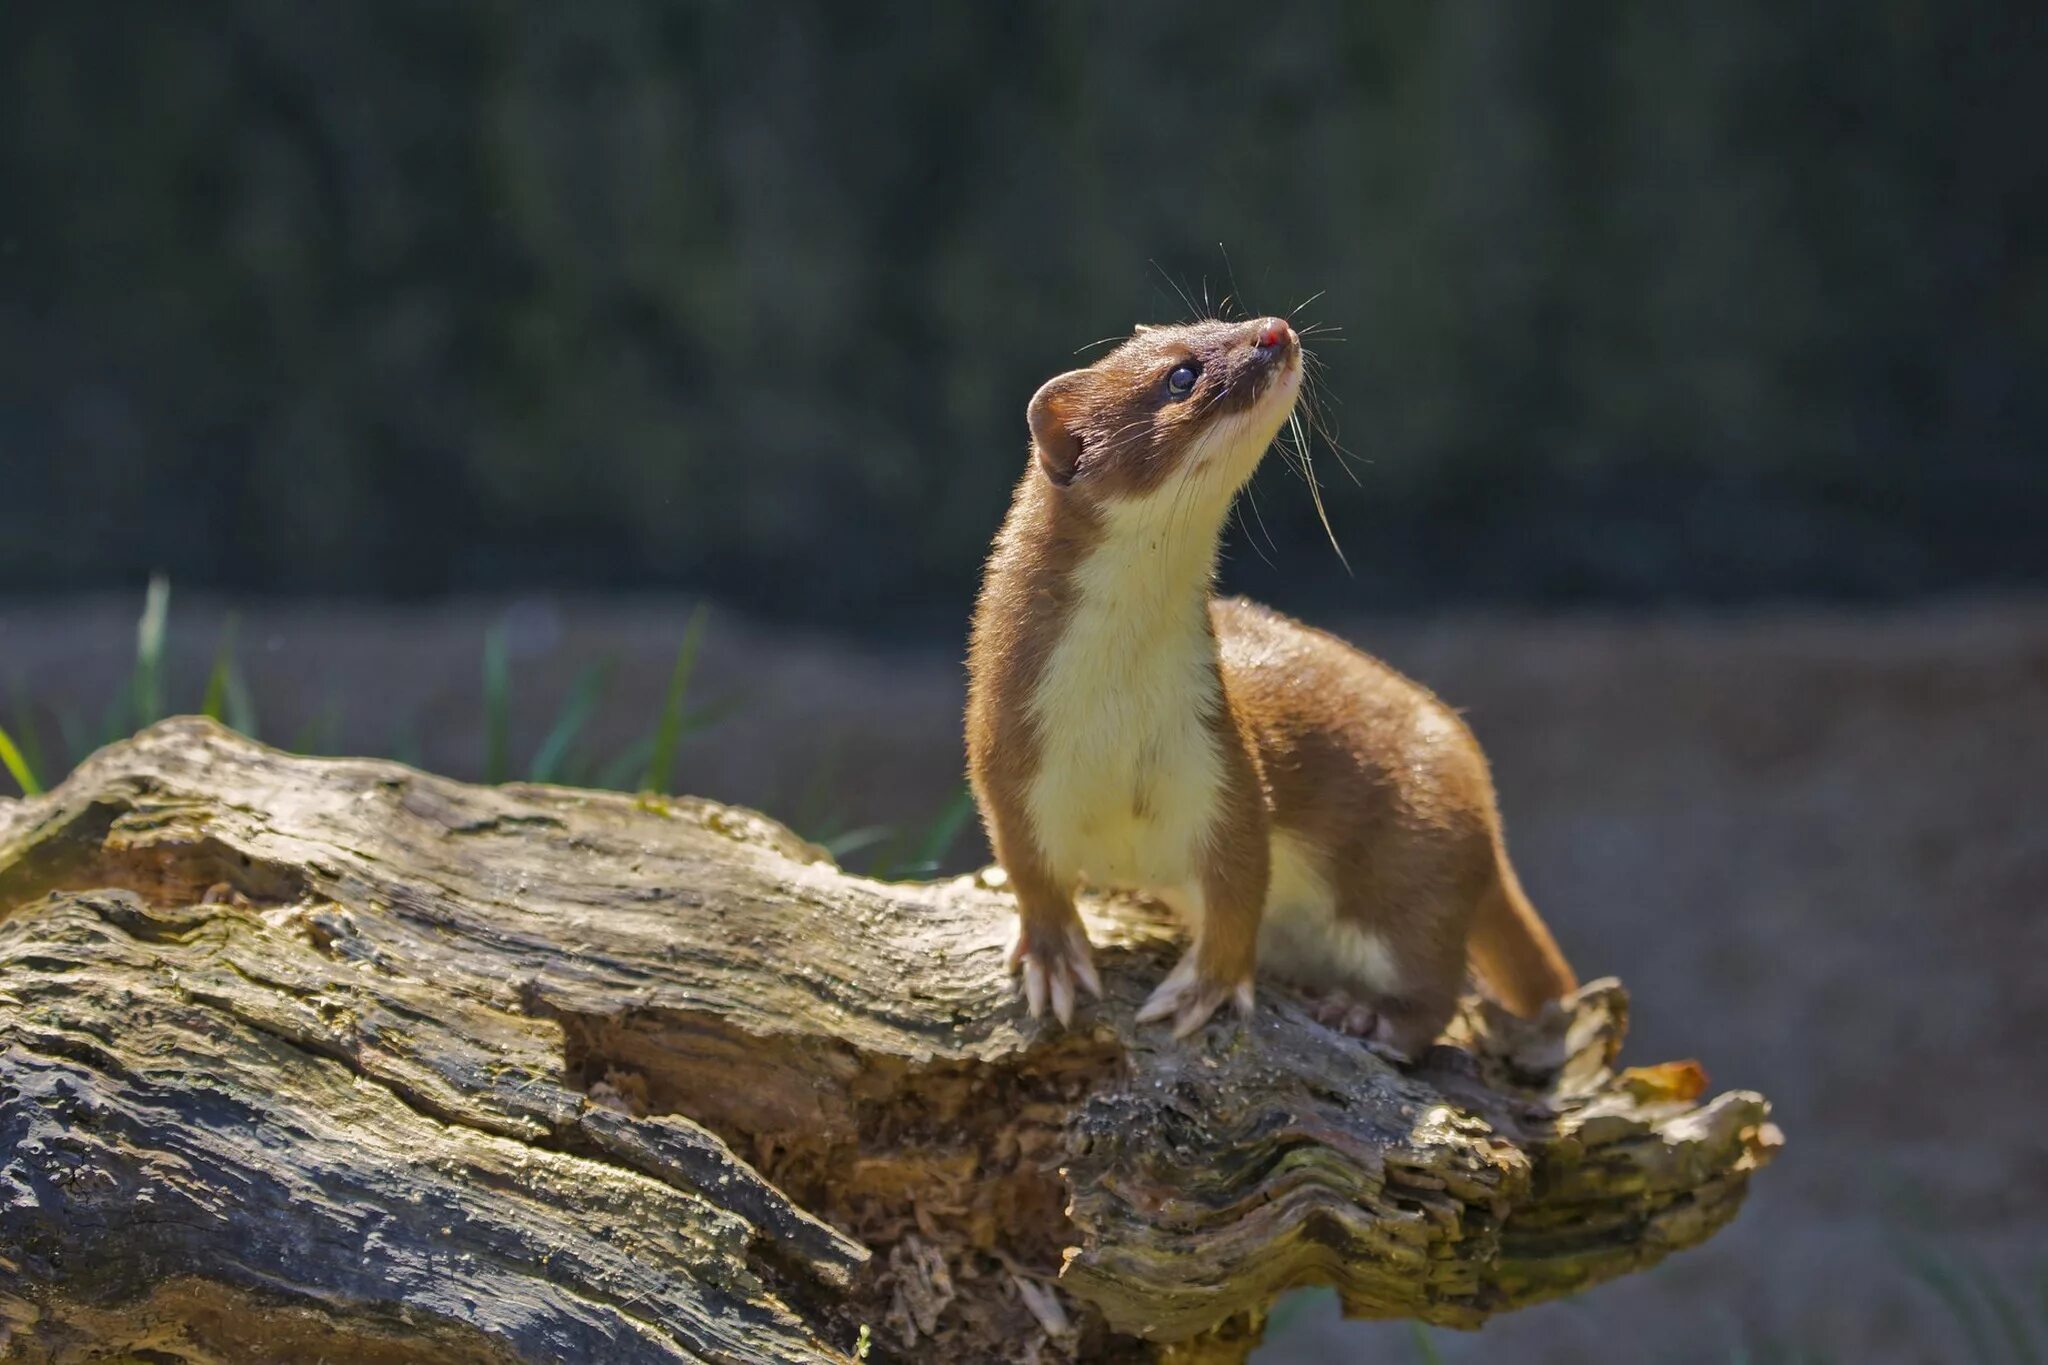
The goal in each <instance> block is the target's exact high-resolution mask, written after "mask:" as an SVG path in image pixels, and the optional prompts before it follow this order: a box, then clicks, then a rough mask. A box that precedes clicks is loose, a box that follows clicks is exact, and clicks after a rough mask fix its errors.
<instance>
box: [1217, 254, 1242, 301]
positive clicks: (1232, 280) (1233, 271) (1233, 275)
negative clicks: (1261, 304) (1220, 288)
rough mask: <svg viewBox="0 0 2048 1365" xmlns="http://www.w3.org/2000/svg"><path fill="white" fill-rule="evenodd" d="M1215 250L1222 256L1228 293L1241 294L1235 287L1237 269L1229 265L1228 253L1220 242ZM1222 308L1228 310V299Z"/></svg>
mask: <svg viewBox="0 0 2048 1365" xmlns="http://www.w3.org/2000/svg"><path fill="white" fill-rule="evenodd" d="M1216 250H1217V251H1218V252H1220V253H1221V254H1222V256H1223V268H1224V270H1226V271H1228V272H1229V274H1230V292H1231V293H1232V294H1242V293H1243V292H1244V291H1243V290H1242V289H1239V288H1238V287H1237V267H1235V266H1233V265H1232V264H1231V263H1230V252H1229V251H1228V250H1226V249H1225V247H1224V245H1223V243H1221V242H1218V243H1216ZM1223 306H1224V307H1225V308H1228V307H1229V306H1230V301H1229V299H1228V298H1226V299H1225V300H1224V304H1223Z"/></svg>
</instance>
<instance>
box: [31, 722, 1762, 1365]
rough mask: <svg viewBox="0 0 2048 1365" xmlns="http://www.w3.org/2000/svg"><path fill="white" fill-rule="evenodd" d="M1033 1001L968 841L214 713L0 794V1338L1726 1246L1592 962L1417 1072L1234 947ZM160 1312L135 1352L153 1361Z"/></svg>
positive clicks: (1541, 1293)
mask: <svg viewBox="0 0 2048 1365" xmlns="http://www.w3.org/2000/svg"><path fill="white" fill-rule="evenodd" d="M1087 915H1088V920H1089V925H1090V928H1091V931H1092V932H1093V933H1094V935H1095V937H1096V940H1097V942H1098V943H1099V944H1101V945H1102V952H1101V960H1102V966H1103V976H1104V981H1105V985H1106V988H1107V989H1106V995H1107V998H1106V999H1105V1000H1104V1001H1103V1003H1102V1004H1101V1005H1100V1006H1099V1007H1096V1008H1093V1009H1091V1010H1089V1011H1087V1012H1086V1013H1085V1014H1084V1016H1083V1017H1082V1018H1081V1019H1079V1020H1077V1026H1076V1028H1074V1029H1073V1030H1072V1031H1070V1032H1064V1033H1063V1032H1058V1031H1055V1030H1052V1029H1050V1028H1042V1027H1040V1026H1038V1025H1036V1024H1034V1023H1033V1022H1032V1021H1030V1020H1028V1019H1027V1018H1026V1017H1024V1015H1023V1012H1022V1011H1021V1009H1020V1008H1019V1006H1018V1004H1017V1002H1016V1001H1015V999H1014V997H1013V995H1012V989H1011V985H1010V983H1009V981H1008V980H1006V979H1005V977H1004V975H1003V972H1002V969H1001V962H1002V954H1003V949H1004V945H1005V940H1006V937H1007V935H1008V932H1009V921H1010V909H1009V904H1008V902H1007V900H1006V898H1005V896H1004V895H1003V893H1002V891H1001V890H1000V874H999V873H997V872H989V873H984V874H982V875H980V876H978V877H971V878H960V879H956V880H952V881H947V882H941V883H934V884H923V885H891V884H882V883H877V882H872V881H867V880H863V879H861V878H857V877H853V876H849V875H847V874H845V873H843V872H841V871H840V870H838V869H837V868H836V867H835V866H834V865H833V864H832V862H831V860H830V859H829V858H828V857H827V856H826V855H825V854H824V852H823V851H822V850H820V849H818V848H816V847H814V846H812V845H810V844H807V843H805V842H804V841H802V840H801V839H799V838H797V837H796V836H794V835H793V834H791V833H790V832H789V831H788V830H786V829H784V828H782V827H781V826H779V825H776V824H775V823H773V822H771V821H769V820H767V819H765V818H764V817H762V816H759V815H756V814H753V813H752V812H749V811H744V810H738V809H734V808H730V807H726V806H721V805H717V804H714V803H712V802H708V801H698V800H688V799H676V800H669V799H659V798H653V797H640V798H635V797H630V796H621V795H616V794H611V793H604V792H591V791H576V790H568V789H563V788H553V787H536V786H516V785H515V786H505V787H497V788H491V787H478V786H469V785H464V784H462V783H458V782H453V781H448V780H445V779H442V778H437V777H431V776H428V775H425V774H422V773H418V772H415V771H412V770H410V769H407V768H404V767H402V766H399V765H397V764H394V763H386V762H372V761H361V760H340V759H310V758H299V757H293V756H289V755H286V754H283V753H279V752H277V751H274V750H270V749H266V748H263V747H261V746H259V745H257V744H255V743H253V742H250V741H248V740H245V739H242V738H240V737H239V736H237V735H234V734H233V733H231V732H229V731H227V730H224V729H222V728H220V727H218V726H215V725H212V724H210V723H208V722H205V721H200V720H193V719H183V720H174V721H169V722H166V723H164V724H161V725H158V726H156V727H154V728H152V729H150V730H147V731H145V732H143V733H142V734H140V735H138V736H136V737H135V738H134V739H132V740H129V741H126V742H124V743H121V744H118V745H115V746H113V747H111V748H109V749H106V750H104V751H102V752H101V753H99V754H97V755H95V756H94V757H93V758H91V759H90V760H88V761H87V762H86V763H85V764H84V765H82V766H81V767H80V768H79V769H78V771H77V772H76V773H74V774H73V775H72V776H71V778H70V779H69V780H68V781H66V782H65V783H64V784H63V786H62V787H60V788H59V789H58V790H56V791H54V792H52V793H50V794H48V795H47V796H43V797H39V798H36V799H32V800H25V801H12V802H0V1359H5V1360H20V1361H57V1360H69V1359H77V1358H83V1357H87V1356H92V1357H97V1356H99V1355H102V1354H105V1353H109V1352H115V1353H119V1352H127V1353H130V1354H136V1353H141V1354H142V1358H144V1359H148V1360H152V1361H160V1362H161V1361H180V1360H182V1361H194V1362H198V1361H257V1360H302V1359H313V1358H325V1359H328V1360H367V1361H392V1362H397V1361H408V1362H411V1361H493V1362H495V1361H553V1360H572V1361H580V1360H588V1361H600V1360H601V1361H607V1362H638V1361H678V1360H712V1361H738V1362H755V1361H846V1360H849V1359H854V1358H857V1357H859V1356H860V1355H861V1353H862V1352H864V1351H865V1352H867V1353H868V1354H867V1358H870V1359H875V1360H887V1359H920V1360H947V1361H974V1360H1001V1361H1029V1360H1036V1361H1043V1362H1052V1361H1066V1360H1133V1361H1136V1360H1177V1361H1238V1360H1242V1359H1244V1357H1245V1355H1246V1354H1247V1353H1248V1352H1249V1351H1250V1349H1251V1347H1252V1346H1253V1345H1254V1344H1255V1343H1256V1342H1257V1340H1258V1337H1259V1333H1260V1331H1261V1329H1262V1326H1263V1323H1264V1320H1265V1315H1266V1311H1267V1309H1268V1307H1269V1306H1270V1305H1271V1303H1272V1302H1273V1300H1274V1299H1275V1297H1276V1296H1278V1295H1280V1294H1281V1293H1283V1292H1285V1291H1286V1290H1288V1289H1290V1288H1293V1287H1296V1286H1301V1285H1310V1284H1328V1285H1333V1286H1335V1288H1336V1291H1337V1293H1338V1295H1339V1296H1340V1298H1341V1300H1342V1303H1343V1306H1344V1308H1345V1310H1346V1311H1347V1312H1349V1313H1352V1314H1356V1315H1361V1316H1370V1317H1394V1316H1403V1317H1413V1318H1418V1319H1421V1320H1423V1321H1425V1322H1429V1323H1437V1324H1444V1325H1448V1326H1454V1327H1473V1326H1477V1325H1478V1324H1480V1323H1482V1322H1483V1321H1485V1320H1486V1319H1487V1318H1488V1317H1490V1316H1491V1315H1493V1314H1496V1313H1501V1312H1506V1311H1508V1310H1511V1309H1513V1308H1517V1307H1520V1306H1522V1305H1524V1304H1529V1303H1534V1302H1537V1301H1540V1300H1543V1299H1548V1298H1552V1297H1555V1296H1558V1295H1562V1294H1568V1293H1571V1292H1573V1291H1574V1290H1577V1289H1581V1288H1583V1287H1585V1286H1588V1285H1591V1284H1594V1283H1597V1282H1599V1281H1601V1280H1605V1279H1609V1278H1612V1277H1614V1276H1617V1275H1621V1274H1624V1273H1626V1272H1629V1271H1632V1270H1636V1269H1641V1268H1643V1267H1645V1266H1648V1265H1651V1264H1653V1263H1655V1262H1656V1261H1658V1260H1660V1259H1661V1258H1663V1257H1664V1256H1666V1255H1668V1254H1669V1253H1671V1252H1672V1251H1675V1250H1678V1249H1681V1248H1684V1247H1687V1246H1691V1245H1693V1244H1695V1243H1697V1242H1699V1241H1701V1240H1703V1239H1704V1238H1706V1237H1707V1236H1709V1235H1711V1234H1712V1233H1713V1232H1714V1231H1715V1230H1716V1229H1717V1228H1719V1227H1720V1226H1721V1225H1722V1224H1724V1223H1726V1222H1727V1221H1728V1219H1730V1218H1731V1217H1733V1216H1734V1214H1735V1212H1736V1210H1737V1208H1738V1207H1739V1206H1740V1204H1741V1201H1742V1198H1743V1194H1744V1191H1745V1189H1746V1186H1747V1184H1748V1180H1749V1176H1750V1173H1751V1172H1752V1171H1754V1170H1756V1169H1758V1168H1759V1167H1760V1166H1762V1165H1763V1164H1764V1163H1765V1162H1766V1161H1767V1160H1768V1159H1769V1158H1770V1156H1771V1155H1772V1152H1773V1151H1774V1149H1775V1147H1776V1146H1777V1143H1778V1141H1779V1139H1778V1135H1777V1132H1776V1129H1775V1128H1774V1127H1773V1126H1772V1125H1771V1123H1770V1121H1769V1109H1768V1106H1767V1105H1766V1103H1765V1101H1764V1100H1763V1099H1762V1098H1761V1097H1759V1096H1757V1095H1754V1094H1749V1093H1745V1092H1739V1091H1738V1092H1731V1093H1727V1094H1723V1095H1720V1096H1718V1097H1716V1098H1713V1099H1705V1098H1703V1095H1702V1092H1701V1087H1702V1085H1703V1078H1702V1077H1700V1076H1699V1074H1698V1072H1697V1069H1695V1068H1690V1067H1688V1066H1686V1065H1684V1064H1678V1065H1673V1066H1666V1067H1653V1068H1647V1069H1638V1070H1633V1071H1629V1070H1618V1069H1617V1067H1616V1064H1615V1058H1616V1052H1617V1050H1618V1049H1619V1047H1620V1044H1621V1040H1622V1034H1623V1031H1624V1029H1625V1026H1626V1020H1627V1003H1626V998H1625V996H1624V995H1623V992H1622V990H1621V988H1620V986H1619V985H1617V984H1615V983H1613V982H1611V981H1610V982H1596V983H1594V984H1592V985H1589V986H1587V987H1586V988H1585V989H1583V990H1581V991H1580V992H1579V993H1578V994H1577V995H1576V996H1574V997H1573V998H1572V999H1571V1000H1569V1001H1567V1002H1565V1004H1564V1005H1563V1007H1562V1008H1559V1009H1556V1010H1555V1011H1554V1012H1553V1013H1552V1014H1551V1016H1550V1017H1548V1018H1546V1019H1544V1020H1541V1021H1537V1022H1533V1023H1529V1022H1524V1021H1520V1020H1517V1019H1514V1018H1512V1017H1510V1016H1507V1015H1505V1014H1503V1013H1501V1012H1500V1011H1498V1010H1496V1009H1493V1008H1491V1007H1489V1006H1487V1005H1485V1004H1483V1003H1481V1002H1480V1001H1478V1000H1477V999H1474V1000H1471V1001H1468V1002H1467V1005H1466V1007H1465V1009H1464V1011H1463V1012H1462V1014H1461V1015H1460V1017H1459V1019H1458V1020H1457V1022H1456V1023H1455V1024H1454V1026H1453V1028H1452V1031H1451V1033H1450V1034H1449V1035H1448V1041H1447V1042H1446V1043H1443V1044H1440V1045H1438V1046H1437V1047H1435V1048H1433V1049H1432V1050H1431V1051H1430V1052H1429V1054H1428V1055H1427V1056H1425V1057H1423V1058H1422V1059H1420V1061H1419V1063H1418V1064H1416V1065H1413V1066H1409V1067H1400V1066H1396V1065H1394V1064H1392V1063H1390V1062H1389V1061H1388V1060H1387V1059H1385V1058H1383V1057H1381V1056H1379V1055H1377V1054H1375V1053H1374V1052H1373V1051H1371V1050H1369V1049H1367V1048H1366V1047H1364V1046H1361V1045H1360V1044H1359V1043H1357V1042H1355V1041H1353V1040H1350V1039H1347V1038H1344V1037H1342V1036H1340V1035H1338V1034H1335V1033H1332V1032H1331V1031H1329V1030H1327V1029H1325V1028H1323V1027H1322V1026H1320V1025H1318V1024H1317V1023H1315V1022H1314V1021H1313V1020H1312V1019H1311V1018H1310V1017H1309V1015H1308V1013H1307V1012H1306V1010H1305V1008H1304V1006H1303V1004H1302V1002H1301V1001H1300V1000H1298V999H1297V998H1295V997H1294V996H1293V995H1291V994H1290V993H1289V992H1288V991H1287V990H1286V989H1285V988H1284V987H1282V986H1279V985H1277V984H1268V985H1265V986H1263V987H1262V992H1263V993H1262V996H1261V1000H1260V1004H1259V1008H1258V1011H1257V1013H1256V1015H1255V1017H1254V1018H1253V1019H1252V1020H1251V1021H1250V1022H1249V1023H1248V1024H1240V1023H1237V1022H1235V1021H1222V1020H1219V1021H1218V1022H1217V1023H1214V1024H1212V1025H1211V1026H1210V1027H1209V1028H1208V1029H1207V1030H1206V1031H1204V1032H1203V1033H1201V1034H1199V1035H1197V1036H1196V1037H1195V1038H1193V1039H1191V1040H1189V1041H1188V1042H1186V1043H1180V1044H1177V1043H1174V1042H1172V1041H1170V1040H1169V1039H1168V1038H1167V1037H1166V1036H1165V1034H1164V1032H1163V1031H1160V1030H1156V1029H1146V1030H1139V1029H1134V1028H1133V1027H1132V1024H1131V1016H1132V1013H1133V1011H1134V1009H1135V1008H1136V1006H1137V1004H1138V1002H1139V1001H1140V1000H1141V999H1142V998H1143V995H1144V992H1145V990H1146V988H1147V987H1148V986H1149V985H1150V984H1151V983H1153V982H1154V981H1156V980H1157V979H1158V977H1159V976H1160V974H1161V973H1162V972H1164V971H1165V970H1166V968H1167V967H1168V965H1170V961H1171V958H1172V956H1173V953H1174V941H1173V939H1174V934H1173V930H1172V928H1171V927H1170V926H1169V925H1168V924H1166V923H1165V922H1164V921H1163V920H1162V919H1161V918H1160V917H1159V916H1158V914H1157V913H1156V912H1154V911H1151V910H1149V909H1148V908H1147V907H1145V906H1143V905H1140V904H1129V903H1117V904H1091V905H1090V906H1089V907H1088V908H1087ZM150 1353H153V1354H150Z"/></svg>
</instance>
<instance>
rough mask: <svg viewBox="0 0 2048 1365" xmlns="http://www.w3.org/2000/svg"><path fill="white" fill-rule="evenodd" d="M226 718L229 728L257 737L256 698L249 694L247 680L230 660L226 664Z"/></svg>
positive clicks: (251, 737) (253, 737) (252, 737)
mask: <svg viewBox="0 0 2048 1365" xmlns="http://www.w3.org/2000/svg"><path fill="white" fill-rule="evenodd" d="M226 720H227V726H228V728H229V729H230V730H233V731H235V732H236V733H238V734H244V735H247V736H248V737H249V738H250V739H255V738H256V737H257V735H256V699H255V698H254V697H252V696H251V695H250V694H249V680H248V679H247V678H244V677H243V676H242V670H241V669H240V668H238V667H236V666H235V664H234V663H233V662H232V661H230V662H229V664H228V677H227V714H226Z"/></svg>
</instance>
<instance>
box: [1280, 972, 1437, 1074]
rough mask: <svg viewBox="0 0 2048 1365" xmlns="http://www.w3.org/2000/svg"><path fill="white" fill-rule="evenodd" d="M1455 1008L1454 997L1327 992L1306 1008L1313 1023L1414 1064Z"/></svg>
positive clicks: (1346, 991) (1344, 991) (1341, 990)
mask: <svg viewBox="0 0 2048 1365" xmlns="http://www.w3.org/2000/svg"><path fill="white" fill-rule="evenodd" d="M1457 1005H1458V1000H1457V996H1456V995H1455V994H1453V995H1451V996H1450V997H1448V998H1443V997H1441V996H1438V997H1433V998H1429V999H1420V1000H1418V999H1411V998H1407V997H1403V996H1386V995H1369V994H1362V995H1354V994H1352V993H1351V992H1350V991H1348V990H1345V989H1342V988H1339V989H1336V990H1331V991H1326V992H1324V993H1323V994H1322V995H1321V996H1320V997H1318V998H1316V999H1315V1001H1314V1002H1313V1003H1312V1004H1311V1005H1310V1007H1309V1013H1310V1014H1311V1015H1312V1016H1314V1018H1315V1020H1316V1022H1318V1023H1320V1024H1322V1025H1324V1026H1325V1027H1328V1028H1333V1029H1336V1030H1337V1031H1338V1032H1339V1033H1343V1034H1348V1035H1349V1036H1351V1037H1353V1038H1358V1039H1361V1040H1363V1041H1365V1042H1368V1043H1371V1044H1372V1045H1374V1046H1375V1047H1378V1048H1381V1049H1384V1050H1385V1051H1387V1052H1390V1053H1393V1054H1395V1055H1396V1056H1398V1057H1400V1058H1401V1059H1402V1060H1404V1061H1414V1060H1415V1059H1416V1058H1417V1057H1420V1056H1421V1055H1422V1054H1423V1052H1424V1051H1426V1050H1427V1049H1428V1047H1429V1045H1430V1044H1431V1043H1433V1042H1435V1041H1436V1037H1437V1035H1438V1034H1440V1033H1442V1032H1443V1031H1444V1025H1445V1024H1448V1023H1449V1022H1450V1021H1451V1015H1452V1014H1453V1013H1454V1012H1455V1011H1456V1009H1457Z"/></svg>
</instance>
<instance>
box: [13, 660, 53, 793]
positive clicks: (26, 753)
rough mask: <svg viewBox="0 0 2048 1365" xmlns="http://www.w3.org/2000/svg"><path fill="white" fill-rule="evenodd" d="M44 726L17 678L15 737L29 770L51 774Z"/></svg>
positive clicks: (15, 689)
mask: <svg viewBox="0 0 2048 1365" xmlns="http://www.w3.org/2000/svg"><path fill="white" fill-rule="evenodd" d="M42 728H43V727H42V726H40V725H38V724H37V723H36V714H35V711H34V709H33V708H31V707H30V706H29V703H28V696H27V694H26V693H25V691H24V690H23V688H22V685H21V680H20V679H18V678H17V679H16V680H15V683H14V738H15V740H16V741H17V742H18V743H19V744H20V745H21V756H22V759H23V760H24V761H25V762H26V763H27V764H28V770H29V771H30V772H32V773H37V774H49V773H51V769H50V766H49V765H48V764H47V763H45V762H44V761H43V740H42ZM52 776H54V774H52Z"/></svg>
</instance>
